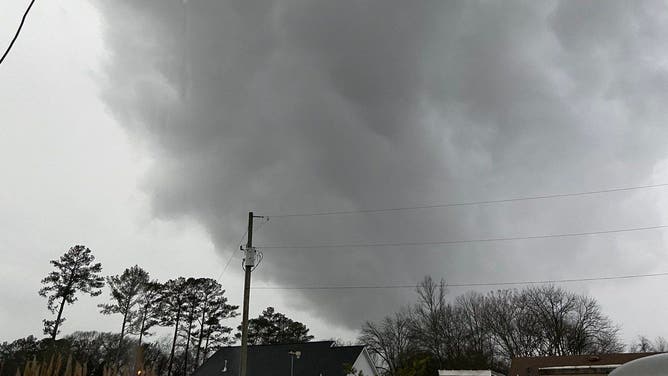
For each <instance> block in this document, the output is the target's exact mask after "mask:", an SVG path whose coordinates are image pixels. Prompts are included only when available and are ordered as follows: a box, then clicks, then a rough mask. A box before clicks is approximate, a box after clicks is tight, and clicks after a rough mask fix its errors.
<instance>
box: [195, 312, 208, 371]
mask: <svg viewBox="0 0 668 376" xmlns="http://www.w3.org/2000/svg"><path fill="white" fill-rule="evenodd" d="M206 308H207V307H206V305H205V306H204V309H202V322H201V323H200V326H199V339H198V340H197V351H196V352H195V367H197V366H198V365H199V364H198V362H199V353H200V350H201V349H202V338H203V337H204V321H205V319H206Z"/></svg>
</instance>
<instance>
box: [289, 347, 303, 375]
mask: <svg viewBox="0 0 668 376" xmlns="http://www.w3.org/2000/svg"><path fill="white" fill-rule="evenodd" d="M288 354H290V376H294V369H295V357H296V358H297V359H299V358H300V357H301V356H302V352H301V351H289V352H288Z"/></svg>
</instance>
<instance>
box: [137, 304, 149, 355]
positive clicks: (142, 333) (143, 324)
mask: <svg viewBox="0 0 668 376" xmlns="http://www.w3.org/2000/svg"><path fill="white" fill-rule="evenodd" d="M147 312H148V308H144V312H142V316H141V325H140V326H139V347H141V340H142V338H143V337H144V326H145V325H146V315H147Z"/></svg>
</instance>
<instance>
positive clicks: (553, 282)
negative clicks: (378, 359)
mask: <svg viewBox="0 0 668 376" xmlns="http://www.w3.org/2000/svg"><path fill="white" fill-rule="evenodd" d="M661 276H668V272H664V273H648V274H631V275H621V276H607V277H590V278H571V279H548V280H542V281H517V282H489V283H487V282H483V283H447V284H446V287H493V286H513V285H544V284H555V283H574V282H588V281H609V280H616V279H634V278H647V277H661ZM417 286H418V284H413V285H399V284H397V285H366V286H364V285H348V286H285V287H284V286H257V287H251V289H254V290H361V289H407V288H416V287H417Z"/></svg>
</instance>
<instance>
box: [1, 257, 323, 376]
mask: <svg viewBox="0 0 668 376" xmlns="http://www.w3.org/2000/svg"><path fill="white" fill-rule="evenodd" d="M50 263H51V264H52V265H53V270H52V271H51V272H50V273H49V274H48V275H47V276H46V277H45V278H44V279H43V280H42V285H43V287H42V288H41V289H40V290H39V295H41V296H43V297H45V298H47V308H48V309H49V311H50V312H51V313H52V315H53V316H52V317H48V318H45V319H44V320H43V324H44V327H43V331H44V334H45V335H47V337H46V338H44V339H37V338H35V337H34V336H28V337H26V338H21V339H17V340H14V341H11V342H2V343H0V376H15V375H16V374H17V373H16V372H17V370H21V369H23V367H24V366H25V365H26V363H27V362H28V361H32V360H33V359H35V360H38V361H41V362H48V361H49V359H51V357H53V356H62V357H66V358H67V357H70V356H71V357H72V359H73V360H75V361H77V362H79V363H81V364H86V367H87V371H88V375H90V376H101V375H102V374H103V369H104V368H105V367H106V368H107V369H112V370H117V371H118V373H119V374H123V373H124V372H126V371H128V370H133V369H134V368H136V367H137V363H138V361H139V360H138V359H137V358H138V357H141V358H142V359H141V361H140V362H141V364H142V365H145V366H146V369H147V370H148V369H150V370H151V371H152V372H151V374H153V375H157V376H172V375H184V376H187V375H190V374H191V373H192V372H193V371H194V370H195V369H196V368H197V367H198V366H199V365H201V364H202V362H204V360H205V359H207V358H208V357H209V356H210V355H211V354H213V352H214V351H216V350H218V349H219V348H220V347H222V346H225V345H229V344H232V343H234V342H235V341H236V340H237V339H239V338H240V337H241V334H240V330H241V329H240V326H239V327H238V328H237V330H238V332H237V333H232V327H231V326H228V325H225V322H226V320H227V319H230V318H234V317H237V316H238V312H237V311H238V308H239V307H238V306H235V305H231V304H228V301H227V298H226V297H225V290H224V289H223V287H222V286H221V285H220V283H218V282H217V281H216V280H214V279H211V278H195V277H191V278H184V277H178V278H174V279H170V280H167V281H165V282H160V281H157V280H155V279H152V278H151V277H150V275H149V273H148V272H147V271H145V270H144V269H142V268H141V267H139V266H137V265H135V266H133V267H130V268H127V269H125V270H124V271H123V272H122V273H121V274H118V275H110V276H106V277H104V276H103V275H102V265H101V264H100V263H99V262H97V263H96V262H95V257H94V256H93V254H92V251H91V250H90V249H89V248H87V247H85V246H83V245H76V246H74V247H72V248H70V249H69V250H68V251H67V252H65V253H64V254H63V255H62V256H61V257H60V258H58V259H56V260H51V261H50ZM105 286H106V287H107V288H108V289H109V299H108V301H107V302H106V303H103V304H99V305H98V307H99V308H100V313H101V314H103V315H116V316H115V317H117V318H118V320H119V329H118V333H104V332H97V331H88V332H82V331H76V332H74V333H72V334H69V335H67V336H64V337H62V338H58V334H59V333H60V331H61V328H62V325H63V323H65V307H66V306H68V305H71V304H74V303H75V302H76V301H77V300H78V298H79V297H81V296H82V295H90V296H98V295H100V294H102V288H103V287H105ZM156 327H164V328H170V329H171V334H170V335H169V338H161V339H160V340H157V341H152V342H147V341H146V338H147V337H149V336H151V335H153V331H154V329H156ZM308 332H309V329H308V328H307V327H306V326H305V325H304V324H302V323H300V322H297V321H293V320H292V319H290V318H288V317H286V316H285V315H284V314H282V313H279V312H276V311H275V310H274V308H273V307H267V309H265V310H264V311H263V312H262V314H261V315H260V316H259V317H257V318H253V319H250V320H249V343H251V344H275V343H295V342H307V341H310V340H311V339H312V338H313V336H311V335H309V334H308ZM140 349H141V350H140ZM140 353H141V355H140Z"/></svg>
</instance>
